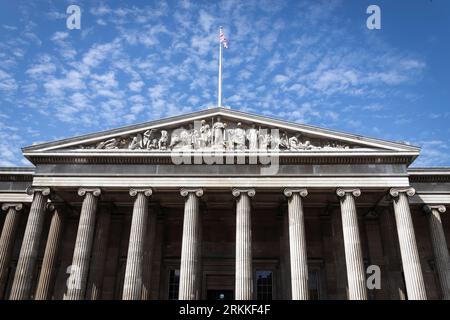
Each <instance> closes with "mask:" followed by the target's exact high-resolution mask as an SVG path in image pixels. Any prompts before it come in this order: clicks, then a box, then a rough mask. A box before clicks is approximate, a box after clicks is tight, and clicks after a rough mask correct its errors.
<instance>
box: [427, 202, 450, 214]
mask: <svg viewBox="0 0 450 320" xmlns="http://www.w3.org/2000/svg"><path fill="white" fill-rule="evenodd" d="M432 210H437V211H439V212H440V213H444V212H446V211H447V208H446V207H445V206H444V205H442V204H440V205H428V204H426V205H424V206H423V211H424V212H425V213H427V214H429V213H431V211H432Z"/></svg>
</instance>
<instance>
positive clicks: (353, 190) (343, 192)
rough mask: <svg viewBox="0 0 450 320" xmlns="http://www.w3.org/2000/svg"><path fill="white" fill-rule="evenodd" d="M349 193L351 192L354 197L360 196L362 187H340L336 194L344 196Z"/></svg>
mask: <svg viewBox="0 0 450 320" xmlns="http://www.w3.org/2000/svg"><path fill="white" fill-rule="evenodd" d="M347 193H351V194H352V195H353V196H354V197H359V196H360V195H361V189H358V188H338V189H336V194H337V196H338V197H340V198H342V197H344V196H345V195H346V194H347Z"/></svg>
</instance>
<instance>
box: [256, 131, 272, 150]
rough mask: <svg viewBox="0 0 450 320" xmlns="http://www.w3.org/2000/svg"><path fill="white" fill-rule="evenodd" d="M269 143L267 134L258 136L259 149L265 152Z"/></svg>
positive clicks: (269, 139) (269, 138)
mask: <svg viewBox="0 0 450 320" xmlns="http://www.w3.org/2000/svg"><path fill="white" fill-rule="evenodd" d="M270 142H271V135H270V134H269V133H268V132H265V133H264V132H263V133H261V134H260V135H259V148H260V149H262V150H267V149H268V148H269V144H270Z"/></svg>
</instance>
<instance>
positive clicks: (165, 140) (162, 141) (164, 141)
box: [158, 130, 169, 150]
mask: <svg viewBox="0 0 450 320" xmlns="http://www.w3.org/2000/svg"><path fill="white" fill-rule="evenodd" d="M168 144H169V136H168V135H167V131H166V130H161V138H159V141H158V149H159V150H167V145H168Z"/></svg>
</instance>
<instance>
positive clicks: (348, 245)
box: [336, 189, 367, 300]
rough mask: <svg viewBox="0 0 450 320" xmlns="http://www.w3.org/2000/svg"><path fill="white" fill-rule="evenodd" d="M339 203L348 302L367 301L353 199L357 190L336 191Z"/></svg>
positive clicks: (356, 194) (359, 192) (357, 194)
mask: <svg viewBox="0 0 450 320" xmlns="http://www.w3.org/2000/svg"><path fill="white" fill-rule="evenodd" d="M336 193H337V195H338V196H339V197H340V202H341V216H342V231H343V235H344V250H345V262H346V267H347V282H348V298H349V300H367V288H366V276H365V273H364V262H363V257H362V250H361V240H360V236H359V227H358V215H357V212H356V205H355V198H354V197H358V196H360V195H361V191H360V190H359V189H338V190H337V191H336Z"/></svg>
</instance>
